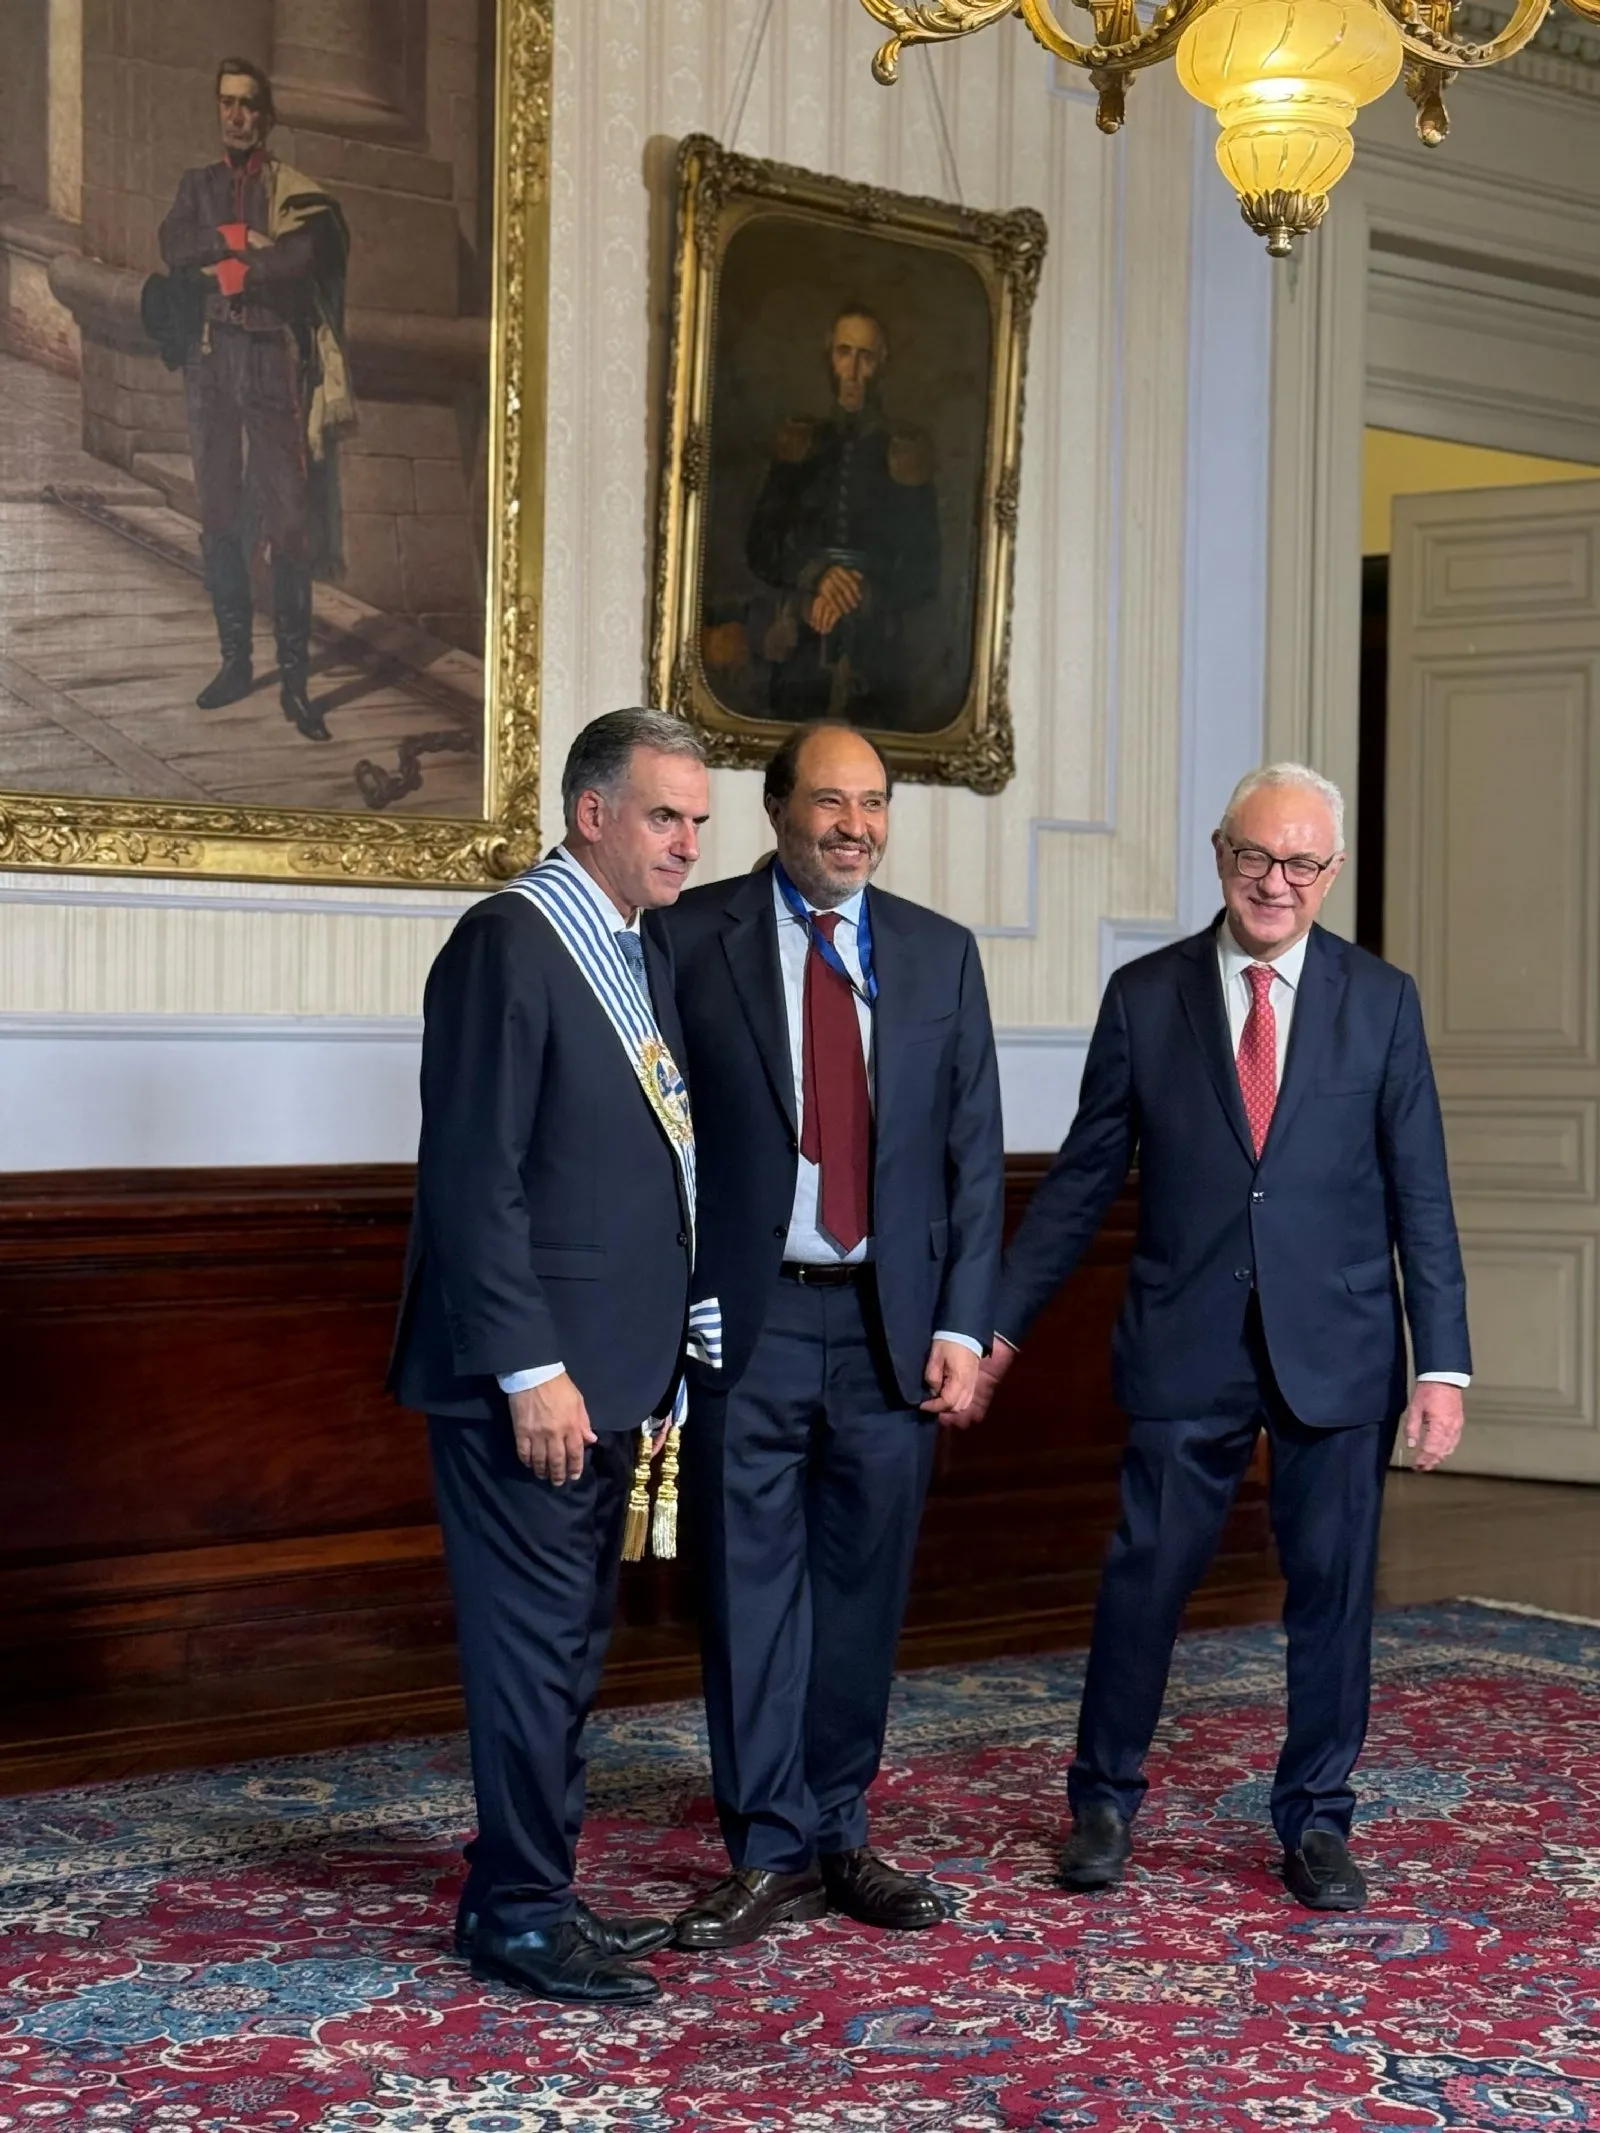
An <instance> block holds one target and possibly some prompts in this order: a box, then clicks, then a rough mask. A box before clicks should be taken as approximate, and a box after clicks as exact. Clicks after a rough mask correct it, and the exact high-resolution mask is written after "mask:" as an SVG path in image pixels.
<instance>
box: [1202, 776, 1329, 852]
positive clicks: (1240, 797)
mask: <svg viewBox="0 0 1600 2133" xmlns="http://www.w3.org/2000/svg"><path fill="white" fill-rule="evenodd" d="M1278 785H1294V786H1299V787H1300V788H1301V789H1302V790H1304V791H1306V792H1311V793H1315V794H1316V796H1317V798H1318V799H1319V800H1320V801H1321V802H1322V804H1323V806H1324V807H1326V808H1327V810H1328V812H1329V814H1330V815H1332V817H1333V849H1334V851H1336V852H1342V851H1343V850H1344V794H1343V793H1342V792H1341V791H1340V790H1339V788H1338V786H1337V785H1335V784H1334V782H1333V780H1332V779H1331V778H1325V777H1324V776H1323V775H1322V773H1321V771H1320V770H1313V769H1312V768H1311V767H1310V765H1309V764H1307V763H1264V764H1263V765H1262V766H1261V768H1260V769H1259V770H1247V771H1246V772H1245V774H1244V776H1243V777H1242V778H1241V779H1240V780H1239V782H1238V784H1237V785H1236V786H1235V787H1234V788H1233V791H1232V793H1231V794H1230V795H1229V797H1228V804H1227V806H1226V807H1225V808H1224V809H1223V810H1222V820H1221V821H1220V822H1219V823H1218V824H1217V835H1218V836H1219V837H1226V836H1227V834H1228V832H1229V831H1230V830H1231V829H1232V828H1233V818H1234V816H1235V815H1236V814H1237V813H1238V812H1239V809H1240V808H1241V807H1242V806H1243V805H1244V803H1245V801H1246V800H1248V799H1249V797H1250V795H1251V794H1252V793H1253V792H1261V791H1263V790H1264V789H1266V788H1268V787H1271V786H1278Z"/></svg>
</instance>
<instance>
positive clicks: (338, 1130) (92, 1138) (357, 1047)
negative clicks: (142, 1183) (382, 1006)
mask: <svg viewBox="0 0 1600 2133" xmlns="http://www.w3.org/2000/svg"><path fill="white" fill-rule="evenodd" d="M420 1043H421V1031H420V1025H419V1024H418V1023H416V1022H414V1021H411V1020H408V1019H405V1018H397V1019H395V1020H392V1021H391V1020H389V1019H387V1018H381V1017H380V1018H368V1017H338V1016H304V1017H297V1016H287V1015H285V1016H271V1015H219V1016H204V1015H170V1016H168V1015H149V1016H121V1015H100V1014H86V1015H38V1016H29V1015H14V1014H8V1015H5V1016H3V1017H0V1169H5V1170H10V1171H19V1170H20V1171H30V1170H99V1169H143V1168H157V1169H160V1168H168V1167H172V1168H189V1167H195V1166H204V1167H211V1166H220V1167H225V1168H231V1167H234V1166H236V1165H250V1164H274V1163H390V1162H410V1161H411V1160H412V1159H413V1158H414V1157H415V1155H416V1151H417V1128H418V1119H419V1112H418V1101H417V1065H418V1057H419V1051H420Z"/></svg>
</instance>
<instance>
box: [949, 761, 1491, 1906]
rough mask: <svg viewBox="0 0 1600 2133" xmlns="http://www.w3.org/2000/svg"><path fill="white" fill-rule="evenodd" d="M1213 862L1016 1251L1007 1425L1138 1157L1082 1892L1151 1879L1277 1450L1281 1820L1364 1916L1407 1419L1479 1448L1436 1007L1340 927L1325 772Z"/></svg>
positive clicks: (1257, 776)
mask: <svg viewBox="0 0 1600 2133" xmlns="http://www.w3.org/2000/svg"><path fill="white" fill-rule="evenodd" d="M1213 841H1214V844H1215V848H1216V857H1217V872H1218V874H1219V875H1220V877H1221V881H1222V894H1223V900H1224V903H1225V905H1226V910H1225V912H1224V913H1223V915H1222V917H1221V918H1220V920H1219V921H1218V922H1217V923H1216V924H1214V925H1213V926H1212V927H1210V928H1208V929H1207V931H1206V932H1204V933H1202V934H1198V935H1196V936H1195V937H1194V938H1193V939H1191V940H1186V941H1180V942H1178V943H1177V944H1176V946H1174V947H1171V948H1163V949H1159V950H1158V951H1157V952H1156V953H1155V954H1154V955H1149V956H1145V957H1142V958H1141V959H1140V960H1139V961H1138V962H1135V963H1131V964H1129V965H1128V966H1127V967H1126V968H1124V969H1122V970H1119V971H1117V972H1116V974H1115V975H1114V976H1113V978H1112V980H1111V983H1110V985H1109V986H1108V987H1107V988H1106V995H1105V1000H1104V1002H1103V1004H1102V1006H1101V1010H1100V1019H1099V1022H1098V1024H1097V1025H1096V1028H1095V1033H1094V1038H1093V1041H1092V1043H1091V1045H1090V1047H1089V1055H1088V1059H1087V1061H1086V1063H1085V1067H1084V1075H1083V1088H1082V1092H1081V1095H1080V1098H1079V1104H1078V1114H1077V1117H1076V1118H1075V1119H1074V1121H1073V1125H1072V1130H1071V1132H1070V1133H1069V1134H1068V1136H1067V1139H1066V1141H1065V1143H1064V1145H1063V1147H1062V1149H1061V1153H1060V1155H1059V1156H1058V1157H1057V1159H1056V1162H1055V1165H1054V1167H1053V1168H1052V1169H1051V1171H1050V1173H1049V1175H1048V1176H1047V1177H1046V1179H1045V1180H1044V1182H1043V1184H1042V1185H1041V1186H1040V1187H1039V1190H1038V1192H1037V1194H1036V1195H1035V1197H1034V1200H1033V1204H1032V1205H1031V1207H1030V1208H1029V1209H1028V1212H1027V1215H1026V1217H1025V1218H1024V1220H1023V1223H1022V1226H1021V1228H1020V1230H1019V1231H1018V1233H1017V1236H1016V1238H1015V1240H1014V1242H1013V1244H1012V1247H1011V1250H1010V1253H1009V1254H1008V1257H1007V1262H1006V1272H1005V1277H1004V1281H1003V1285H1002V1289H1001V1297H1000V1302H999V1304H998V1306H997V1308H996V1313H995V1324H996V1327H997V1336H996V1341H995V1355H994V1358H993V1359H992V1360H991V1362H990V1363H989V1364H988V1365H987V1366H986V1368H985V1373H984V1381H983V1383H982V1385H981V1386H980V1389H979V1393H978V1398H977V1402H976V1404H977V1406H978V1408H979V1409H980V1411H981V1410H983V1409H986V1408H987V1406H988V1403H989V1399H990V1397H991V1396H992V1392H993V1388H994V1385H995V1384H996V1383H997V1382H998V1380H999V1378H1000V1377H1001V1376H1002V1375H1003V1374H1004V1371H1005V1368H1006V1366H1007V1364H1008V1362H1009V1359H1010V1356H1011V1354H1012V1352H1013V1351H1014V1348H1015V1345H1016V1344H1017V1343H1018V1342H1019V1341H1021V1340H1022V1339H1023V1337H1024V1336H1025V1334H1026V1333H1027V1330H1028V1327H1029V1325H1030V1324H1031V1323H1032V1321H1033V1319H1034V1318H1035V1316H1036V1315H1037V1314H1038V1312H1039V1311H1040V1310H1041V1309H1042V1307H1043V1306H1044V1305H1045V1303H1047V1302H1048V1301H1049V1299H1050V1297H1051V1295H1052V1294H1053V1293H1054V1291H1055V1290H1056V1288H1057V1287H1058V1286H1059V1284H1060V1283H1061V1282H1062V1281H1063V1280H1064V1279H1065V1278H1066V1276H1067V1275H1068V1273H1070V1271H1071V1270H1072V1268H1073V1267H1074V1266H1075V1265H1076V1263H1077V1261H1078V1259H1079V1258H1080V1256H1081V1255H1082V1253H1083V1251H1084V1249H1085V1247H1086V1246H1087V1245H1088V1243H1089V1241H1090V1239H1091V1238H1092V1237H1093V1235H1094V1233H1095V1231H1096V1229H1097V1228H1098V1227H1099V1224H1100V1221H1101V1218H1102V1217H1103V1215H1104V1214H1105V1211H1106V1209H1107V1207H1108V1206H1109V1205H1110V1203H1111V1201H1112V1199H1113V1197H1114V1196H1115V1194H1116V1193H1117V1191H1118V1190H1119V1188H1120V1187H1121V1185H1122V1182H1123V1179H1124V1177H1125V1176H1126V1174H1127V1170H1128V1166H1129V1164H1130V1163H1131V1162H1132V1160H1133V1159H1134V1156H1135V1154H1137V1156H1138V1161H1139V1238H1138V1249H1137V1251H1136V1252H1135V1254H1134V1258H1133V1263H1132V1266H1131V1268H1130V1270H1129V1278H1128V1293H1127V1300H1126V1303H1125V1305H1124V1307H1123V1313H1122V1320H1121V1323H1120V1325H1119V1327H1118V1329H1117V1336H1116V1347H1115V1360H1116V1392H1117V1399H1118V1401H1119V1402H1120V1404H1121V1405H1122V1406H1123V1407H1124V1408H1125V1409H1126V1410H1127V1412H1128V1415H1129V1417H1130V1421H1129V1434H1128V1447H1127V1452H1126V1455H1125V1457H1124V1461H1123V1468H1122V1513H1123V1515H1122V1524H1121V1526H1120V1528H1119V1530H1118V1532H1117V1534H1116V1537H1115V1539H1114V1540H1113V1541H1112V1543H1111V1548H1110V1552H1109V1554H1108V1556H1107V1559H1106V1567H1105V1574H1104V1578H1103V1581H1102V1584H1101V1588H1100V1598H1099V1604H1098V1606H1097V1609H1096V1613H1095V1624H1094V1637H1093V1644H1092V1648H1091V1651H1090V1655H1089V1667H1088V1675H1087V1678H1086V1681H1085V1684H1084V1694H1083V1708H1082V1711H1081V1713H1080V1717H1079V1726H1078V1751H1077V1756H1076V1759H1075V1760H1074V1762H1073V1765H1072V1769H1071V1773H1070V1775H1069V1779H1068V1792H1069V1797H1070V1800H1071V1805H1072V1812H1073V1831H1072V1835H1071V1836H1070V1838H1069V1839H1068V1842H1067V1845H1066V1850H1065V1853H1064V1855H1063V1859H1062V1878H1063V1880H1064V1881H1065V1883H1066V1885H1067V1886H1068V1887H1069V1888H1074V1889H1091V1888H1103V1887H1106V1886H1108V1885H1109V1884H1110V1883H1112V1882H1114V1881H1115V1880H1117V1879H1118V1877H1119V1876H1120V1874H1121V1872H1122V1869H1123V1866H1124V1864H1125V1862H1126V1860H1127V1858H1128V1855H1129V1851H1130V1836H1129V1825H1130V1824H1131V1822H1132V1820H1133V1816H1134V1814H1135V1812H1136V1811H1137V1809H1138V1806H1139V1803H1140V1801H1141V1799H1142V1798H1143V1795H1144V1791H1145V1779H1144V1776H1143V1765H1144V1759H1145V1755H1146V1752H1147V1750H1148V1749H1149V1746H1150V1741H1151V1737H1152V1735H1153V1734H1154V1732H1155V1727H1156V1721H1157V1719H1158V1717H1159V1716H1160V1711H1161V1702H1162V1696H1163V1694H1164V1691H1165V1687H1166V1679H1167V1669H1168V1666H1169V1663H1170V1661H1171V1657H1172V1646H1173V1642H1174V1640H1175V1638H1176V1635H1177V1631H1178V1625H1179V1622H1180V1621H1181V1619H1182V1616H1183V1610H1184V1605H1185V1603H1186V1601H1187V1600H1188V1597H1189V1594H1190V1592H1191V1591H1192V1590H1193V1588H1194V1586H1195V1584H1196V1582H1197V1581H1198V1579H1199V1578H1200V1576H1201V1574H1202V1572H1203V1571H1204V1569H1205V1567H1206V1564H1207V1562H1208V1560H1209V1559H1210V1556H1211V1554H1212V1551H1213V1549H1214V1548H1215V1546H1216V1542H1217V1538H1218V1535H1219V1534H1220V1533H1221V1530H1222V1526H1223V1522H1224V1520H1225V1519H1226V1517H1227V1514H1228V1509H1229V1506H1230V1504H1231V1502H1232V1500H1233V1495H1234V1491H1235V1489H1236V1488H1237V1486H1238V1482H1239V1479H1240V1476H1241V1475H1242V1474H1243V1473H1244V1470H1245V1468H1246V1466H1247V1465H1248V1464H1249V1460H1250V1455H1251V1452H1252V1450H1253V1448H1254V1445H1255V1441H1256V1437H1257V1433H1258V1432H1259V1431H1260V1430H1263V1429H1265V1430H1266V1432H1267V1434H1268V1437H1269V1439H1270V1442H1271V1447H1272V1520H1273V1530H1274V1532H1275V1534H1276V1536H1277V1541H1278V1551H1279V1556H1280V1559H1281V1561H1282V1565H1283V1571H1284V1576H1285V1579H1286V1581H1287V1586H1288V1593H1287V1597H1286V1600H1285V1603H1284V1628H1285V1630H1286V1632H1287V1635H1288V1646H1289V1656H1288V1679H1289V1717H1288V1729H1287V1734H1286V1737H1285V1740H1284V1744H1283V1752H1282V1754H1281V1756H1280V1758H1279V1761H1278V1768H1277V1775H1276V1778H1275V1780H1274V1784H1273V1789H1272V1816H1273V1822H1274V1825H1275V1827H1276V1829H1277V1833H1278V1836H1279V1839H1280V1841H1281V1842H1282V1845H1283V1873H1284V1880H1285V1882H1286V1883H1287V1885H1288V1887H1289V1888H1290V1890H1291V1891H1292V1892H1293V1893H1294V1895H1295V1896H1297V1897H1298V1898H1299V1900H1300V1901H1301V1902H1302V1903H1304V1904H1308V1905H1310V1906H1312V1907H1313V1908H1315V1909H1325V1910H1355V1909H1358V1908H1359V1907H1360V1905H1361V1904H1362V1903H1363V1902H1364V1901H1365V1897H1366V1885H1365V1882H1364V1880H1363V1877H1362V1875H1361V1872H1360V1870H1359V1868H1358V1867H1357V1866H1356V1864H1355V1862H1354V1861H1353V1860H1352V1859H1351V1857H1350V1853H1349V1849H1348V1846H1347V1842H1346V1840H1347V1838H1348V1836H1349V1831H1350V1824H1351V1819H1352V1815H1353V1812H1354V1807H1355V1794H1354V1792H1353V1791H1352V1789H1351V1784H1350V1776H1351V1772H1352V1770H1353V1769H1354V1767H1355V1763H1356V1758H1357V1757H1358V1755H1359V1754H1360V1752H1361V1744H1362V1740H1363V1738H1364V1735H1365V1732H1366V1724H1367V1705H1368V1696H1369V1680H1370V1672H1371V1628H1372V1598H1373V1582H1374V1576H1375V1572H1376V1563H1377V1546H1378V1521H1379V1515H1380V1511H1381V1508H1382V1497H1383V1481H1384V1474H1385V1471H1386V1469H1387V1467H1388V1463H1389V1458H1390V1454H1391V1452H1392V1450H1393V1446H1394V1439H1395V1431H1396V1426H1397V1423H1398V1420H1399V1417H1400V1415H1401V1412H1402V1410H1403V1409H1404V1410H1405V1414H1406V1440H1407V1443H1408V1444H1409V1445H1410V1446H1411V1447H1412V1448H1413V1449H1414V1450H1415V1452H1416V1454H1417V1458H1416V1463H1417V1465H1418V1466H1419V1467H1421V1468H1430V1467H1434V1466H1437V1465H1438V1463H1439V1461H1440V1460H1441V1459H1443V1458H1445V1457H1447V1456H1448V1454H1449V1453H1450V1452H1452V1451H1453V1450H1454V1449H1455V1446H1456V1443H1457V1440H1458V1439H1459V1437H1460V1434H1461V1425H1462V1397H1461V1396H1462V1389H1463V1388H1464V1387H1465V1385H1466V1384H1467V1381H1468V1373H1469V1372H1470V1370H1471V1367H1472V1366H1471V1359H1470V1354H1469V1350H1468V1345H1467V1319H1466V1283H1465V1280H1464V1277H1463V1274H1462V1269H1461V1254H1460V1250H1459V1247H1458V1245H1457V1242H1456V1229H1455V1217H1454V1214H1453V1212H1452V1209H1451V1202H1450V1180H1449V1176H1448V1173H1447V1171H1446V1166H1445V1147H1444V1134H1443V1130H1442V1127H1441V1124H1440V1117H1439V1100H1438V1096H1437V1094H1436V1092H1435V1089H1434V1082H1433V1070H1432V1068H1431V1066H1430V1064H1429V1061H1428V1049H1427V1044H1426V1041H1425V1040H1424V1037H1423V1032H1422V1015H1421V1010H1420V1007H1419V1005H1418V1001H1417V993H1416V987H1415V985H1414V984H1413V983H1412V981H1411V979H1410V978H1409V977H1407V976H1405V975H1404V974H1403V973H1402V972H1401V971H1398V970H1394V969H1392V968H1391V967H1390V966H1389V965H1388V964H1386V963H1383V962H1380V961H1379V960H1378V958H1377V957H1376V956H1372V955H1368V954H1366V953H1364V952H1363V951H1362V950H1361V949H1359V948H1354V947H1351V946H1350V945H1349V944H1348V943H1346V942H1344V941H1341V940H1339V939H1337V938H1336V937H1335V936H1334V935H1333V934H1330V933H1325V932H1324V931H1323V930H1322V929H1321V928H1320V927H1318V926H1317V925H1315V924H1314V920H1315V918H1316V915H1317V912H1318V911H1319V909H1320V908H1321V905H1322V900H1323V898H1324V897H1325V895H1326V894H1327V891H1328V889H1329V887H1330V886H1331V884H1332V882H1333V881H1334V879H1335V878H1336V877H1337V875H1338V873H1339V870H1340V868H1341V866H1342V865H1343V863H1344V839H1343V803H1342V801H1341V800H1340V797H1339V794H1338V791H1337V789H1336V788H1335V787H1333V786H1331V785H1329V784H1328V782H1327V781H1326V780H1325V779H1323V778H1321V777H1319V776H1318V775H1317V774H1316V773H1315V772H1313V771H1310V770H1307V769H1305V768H1304V767H1302V766H1300V765H1297V764H1280V765H1275V766H1273V767H1271V768H1269V769H1266V770H1262V771H1256V772H1253V773H1252V774H1251V775H1250V776H1249V777H1247V778H1245V779H1244V780H1243V781H1242V782H1241V783H1240V785H1239V787H1238V789H1237V791H1236V792H1235V794H1234V796H1233V799H1232V800H1231V801H1230V803H1229V806H1228V810H1227V813H1226V814H1225V815H1224V817H1223V820H1222V826H1221V828H1220V829H1218V831H1217V832H1216V835H1215V838H1214V840H1213ZM1397 1254H1398V1257H1399V1264H1400V1273H1401V1276H1402V1277H1403V1280H1404V1284H1405V1303H1404V1313H1403V1315H1402V1307H1401V1292H1400V1289H1399V1287H1398V1286H1397V1284H1396V1279H1395V1259H1396V1255H1397ZM1405 1321H1409V1323H1410V1328H1411V1340H1412V1347H1413V1351H1414V1354H1415V1360H1416V1367H1417V1373H1418V1375H1417V1383H1416V1387H1415V1390H1414V1391H1413V1393H1412V1396H1411V1400H1410V1404H1409V1407H1408V1406H1407V1401H1406V1347H1405Z"/></svg>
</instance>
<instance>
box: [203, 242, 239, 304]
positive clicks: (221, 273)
mask: <svg viewBox="0 0 1600 2133" xmlns="http://www.w3.org/2000/svg"><path fill="white" fill-rule="evenodd" d="M200 271H201V273H202V274H209V275H210V276H211V279H212V280H213V281H214V282H215V283H216V285H217V287H218V288H219V289H220V290H221V291H222V293H223V295H224V296H237V295H238V294H239V292H240V290H241V289H243V287H244V278H245V275H246V274H247V273H248V272H249V271H250V270H249V268H248V267H246V265H245V263H244V261H243V260H242V259H235V258H234V256H233V254H232V253H231V252H230V253H229V255H228V257H227V258H226V259H219V260H218V261H217V263H216V265H215V266H214V267H202V268H201V270H200Z"/></svg>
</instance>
